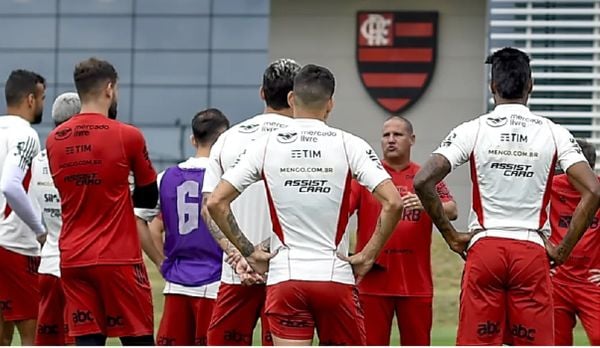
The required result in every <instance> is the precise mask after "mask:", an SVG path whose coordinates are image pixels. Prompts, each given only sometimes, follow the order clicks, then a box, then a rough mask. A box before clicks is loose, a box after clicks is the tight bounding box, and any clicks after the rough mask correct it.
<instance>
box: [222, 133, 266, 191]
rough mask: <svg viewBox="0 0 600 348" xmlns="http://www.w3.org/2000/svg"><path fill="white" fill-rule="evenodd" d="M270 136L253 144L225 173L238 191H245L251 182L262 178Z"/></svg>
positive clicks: (228, 180) (224, 175)
mask: <svg viewBox="0 0 600 348" xmlns="http://www.w3.org/2000/svg"><path fill="white" fill-rule="evenodd" d="M270 138H271V137H270V136H264V137H262V138H260V139H258V140H256V141H254V142H253V143H252V144H250V145H249V146H248V147H247V148H246V150H244V152H243V153H242V154H240V156H239V157H238V158H237V159H236V161H235V164H234V165H233V166H232V167H231V168H230V169H228V170H227V171H226V172H225V174H223V177H222V179H223V180H225V181H227V182H229V183H230V184H231V185H233V187H235V189H236V190H237V191H238V192H243V191H244V190H245V189H246V188H247V187H248V186H250V185H251V184H253V183H255V182H257V181H259V180H261V174H262V169H263V165H264V161H265V151H266V148H267V144H268V142H269V139H270Z"/></svg>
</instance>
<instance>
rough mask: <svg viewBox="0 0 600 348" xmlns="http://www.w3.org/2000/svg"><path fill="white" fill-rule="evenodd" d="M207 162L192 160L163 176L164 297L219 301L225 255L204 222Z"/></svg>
mask: <svg viewBox="0 0 600 348" xmlns="http://www.w3.org/2000/svg"><path fill="white" fill-rule="evenodd" d="M207 164H208V158H206V157H204V158H190V159H188V160H187V161H185V162H182V163H180V164H179V165H177V166H174V167H171V168H168V169H167V170H165V171H164V173H163V174H162V175H161V176H160V183H159V188H160V189H159V192H160V212H161V216H162V220H163V224H164V228H165V245H164V252H165V256H166V259H165V261H164V262H163V264H162V266H161V273H162V275H163V277H164V278H165V280H166V281H167V284H166V285H165V290H164V293H166V294H181V295H188V296H195V297H208V298H216V296H217V291H218V288H219V283H220V279H221V263H222V258H223V252H222V250H221V248H220V247H219V245H218V244H217V242H216V241H215V240H214V238H213V237H212V235H211V234H210V231H209V230H208V227H207V226H206V224H205V222H204V220H203V219H202V215H201V214H200V211H201V204H202V185H203V184H202V183H203V181H204V175H205V172H206V166H207Z"/></svg>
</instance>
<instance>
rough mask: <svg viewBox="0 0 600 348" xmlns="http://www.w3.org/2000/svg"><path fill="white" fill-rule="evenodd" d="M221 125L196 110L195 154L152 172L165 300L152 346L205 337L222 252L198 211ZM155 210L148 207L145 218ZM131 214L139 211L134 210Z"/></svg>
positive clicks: (216, 116)
mask: <svg viewBox="0 0 600 348" xmlns="http://www.w3.org/2000/svg"><path fill="white" fill-rule="evenodd" d="M227 128H229V121H228V120H227V118H226V117H225V115H223V113H222V112H221V111H219V110H217V109H207V110H203V111H200V112H199V113H197V114H196V115H195V116H194V118H193V119H192V131H193V135H192V137H191V142H192V145H193V146H194V148H195V149H196V154H195V156H194V157H190V158H189V159H188V160H187V161H185V162H182V163H179V164H178V165H177V166H173V167H170V168H167V169H166V170H165V171H164V172H162V173H160V174H159V176H158V186H159V195H160V200H159V209H160V215H159V216H160V217H156V218H154V220H153V222H152V223H151V225H150V226H151V230H153V232H154V233H158V234H159V236H158V237H159V238H156V239H155V240H157V241H159V243H161V244H163V241H162V234H163V232H166V235H165V241H164V252H165V255H166V259H165V261H164V263H163V265H162V267H161V273H162V275H163V277H164V278H165V280H166V284H165V289H164V294H165V305H164V310H163V316H162V319H161V321H160V328H159V329H158V334H157V344H158V345H177V346H182V345H183V346H190V345H194V344H196V345H206V342H207V339H206V332H207V330H208V324H209V322H210V318H211V316H212V311H213V306H214V303H215V299H216V298H217V291H218V289H219V284H220V282H221V281H220V280H221V264H222V258H223V256H222V255H223V251H222V250H221V248H220V247H219V245H218V244H217V242H216V241H215V240H214V238H213V237H212V235H211V234H210V232H209V230H208V228H207V227H206V224H205V223H204V221H203V220H202V218H201V216H200V214H199V212H200V203H201V195H202V183H203V181H204V175H205V172H206V167H207V164H208V156H209V154H210V148H211V147H212V145H213V144H214V142H215V141H216V140H217V138H218V137H219V135H220V134H221V133H223V132H224V131H225V130H226V129H227ZM147 211H149V210H147ZM140 213H141V214H140ZM156 213H157V211H154V212H152V211H150V214H149V215H150V216H149V217H153V216H154V215H156ZM136 214H139V215H138V216H140V215H142V216H144V212H139V209H138V210H136ZM146 215H147V213H146ZM145 218H146V219H148V217H147V216H145ZM161 249H162V248H161Z"/></svg>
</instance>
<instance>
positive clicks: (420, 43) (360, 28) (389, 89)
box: [356, 11, 438, 114]
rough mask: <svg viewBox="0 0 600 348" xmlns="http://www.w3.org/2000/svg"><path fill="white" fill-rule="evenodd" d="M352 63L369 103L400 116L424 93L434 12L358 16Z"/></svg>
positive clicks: (434, 27)
mask: <svg viewBox="0 0 600 348" xmlns="http://www.w3.org/2000/svg"><path fill="white" fill-rule="evenodd" d="M356 20H357V25H356V60H357V62H358V64H357V66H358V73H359V75H360V78H361V81H362V83H363V85H364V86H365V88H366V89H367V91H368V93H369V95H370V96H371V98H373V100H374V101H375V102H376V103H377V104H379V106H381V107H382V108H383V109H385V110H386V111H387V112H390V113H394V114H397V113H400V112H402V111H404V110H406V109H408V108H409V107H410V106H411V105H413V104H414V103H415V102H417V100H419V98H421V96H422V95H423V93H424V92H425V90H426V89H427V86H428V85H429V82H430V81H431V77H432V76H433V71H434V67H435V58H436V51H437V24H438V13H437V12H383V11H382V12H358V13H357V16H356Z"/></svg>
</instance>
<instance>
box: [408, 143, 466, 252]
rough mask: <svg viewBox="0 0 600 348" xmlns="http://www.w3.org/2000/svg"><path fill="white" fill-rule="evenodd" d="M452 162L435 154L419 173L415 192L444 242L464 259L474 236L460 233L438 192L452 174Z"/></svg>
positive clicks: (416, 177)
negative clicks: (447, 213) (438, 186)
mask: <svg viewBox="0 0 600 348" xmlns="http://www.w3.org/2000/svg"><path fill="white" fill-rule="evenodd" d="M450 169H451V167H450V162H448V160H447V159H446V158H445V157H444V156H442V155H439V154H435V153H434V154H433V155H431V157H430V158H429V160H428V161H427V162H426V163H425V165H423V167H422V168H421V170H419V172H418V173H417V175H416V176H415V180H414V186H415V192H416V193H417V196H419V199H420V200H421V203H422V204H423V208H424V209H425V211H426V212H427V214H429V216H430V217H431V221H433V223H434V224H435V226H436V227H437V228H438V230H439V231H440V233H441V234H442V236H443V237H444V240H445V241H446V243H448V245H449V246H450V249H452V250H453V251H454V252H456V253H458V254H459V255H461V256H462V257H463V258H464V252H465V250H466V248H467V246H468V244H469V241H470V240H471V237H472V234H470V233H458V232H457V231H456V229H455V228H454V226H452V223H450V220H449V219H448V216H447V215H446V213H445V211H444V206H443V205H442V201H441V200H440V197H439V195H438V193H437V190H436V185H437V183H438V182H440V181H441V180H442V179H444V177H446V175H448V173H449V172H450Z"/></svg>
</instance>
